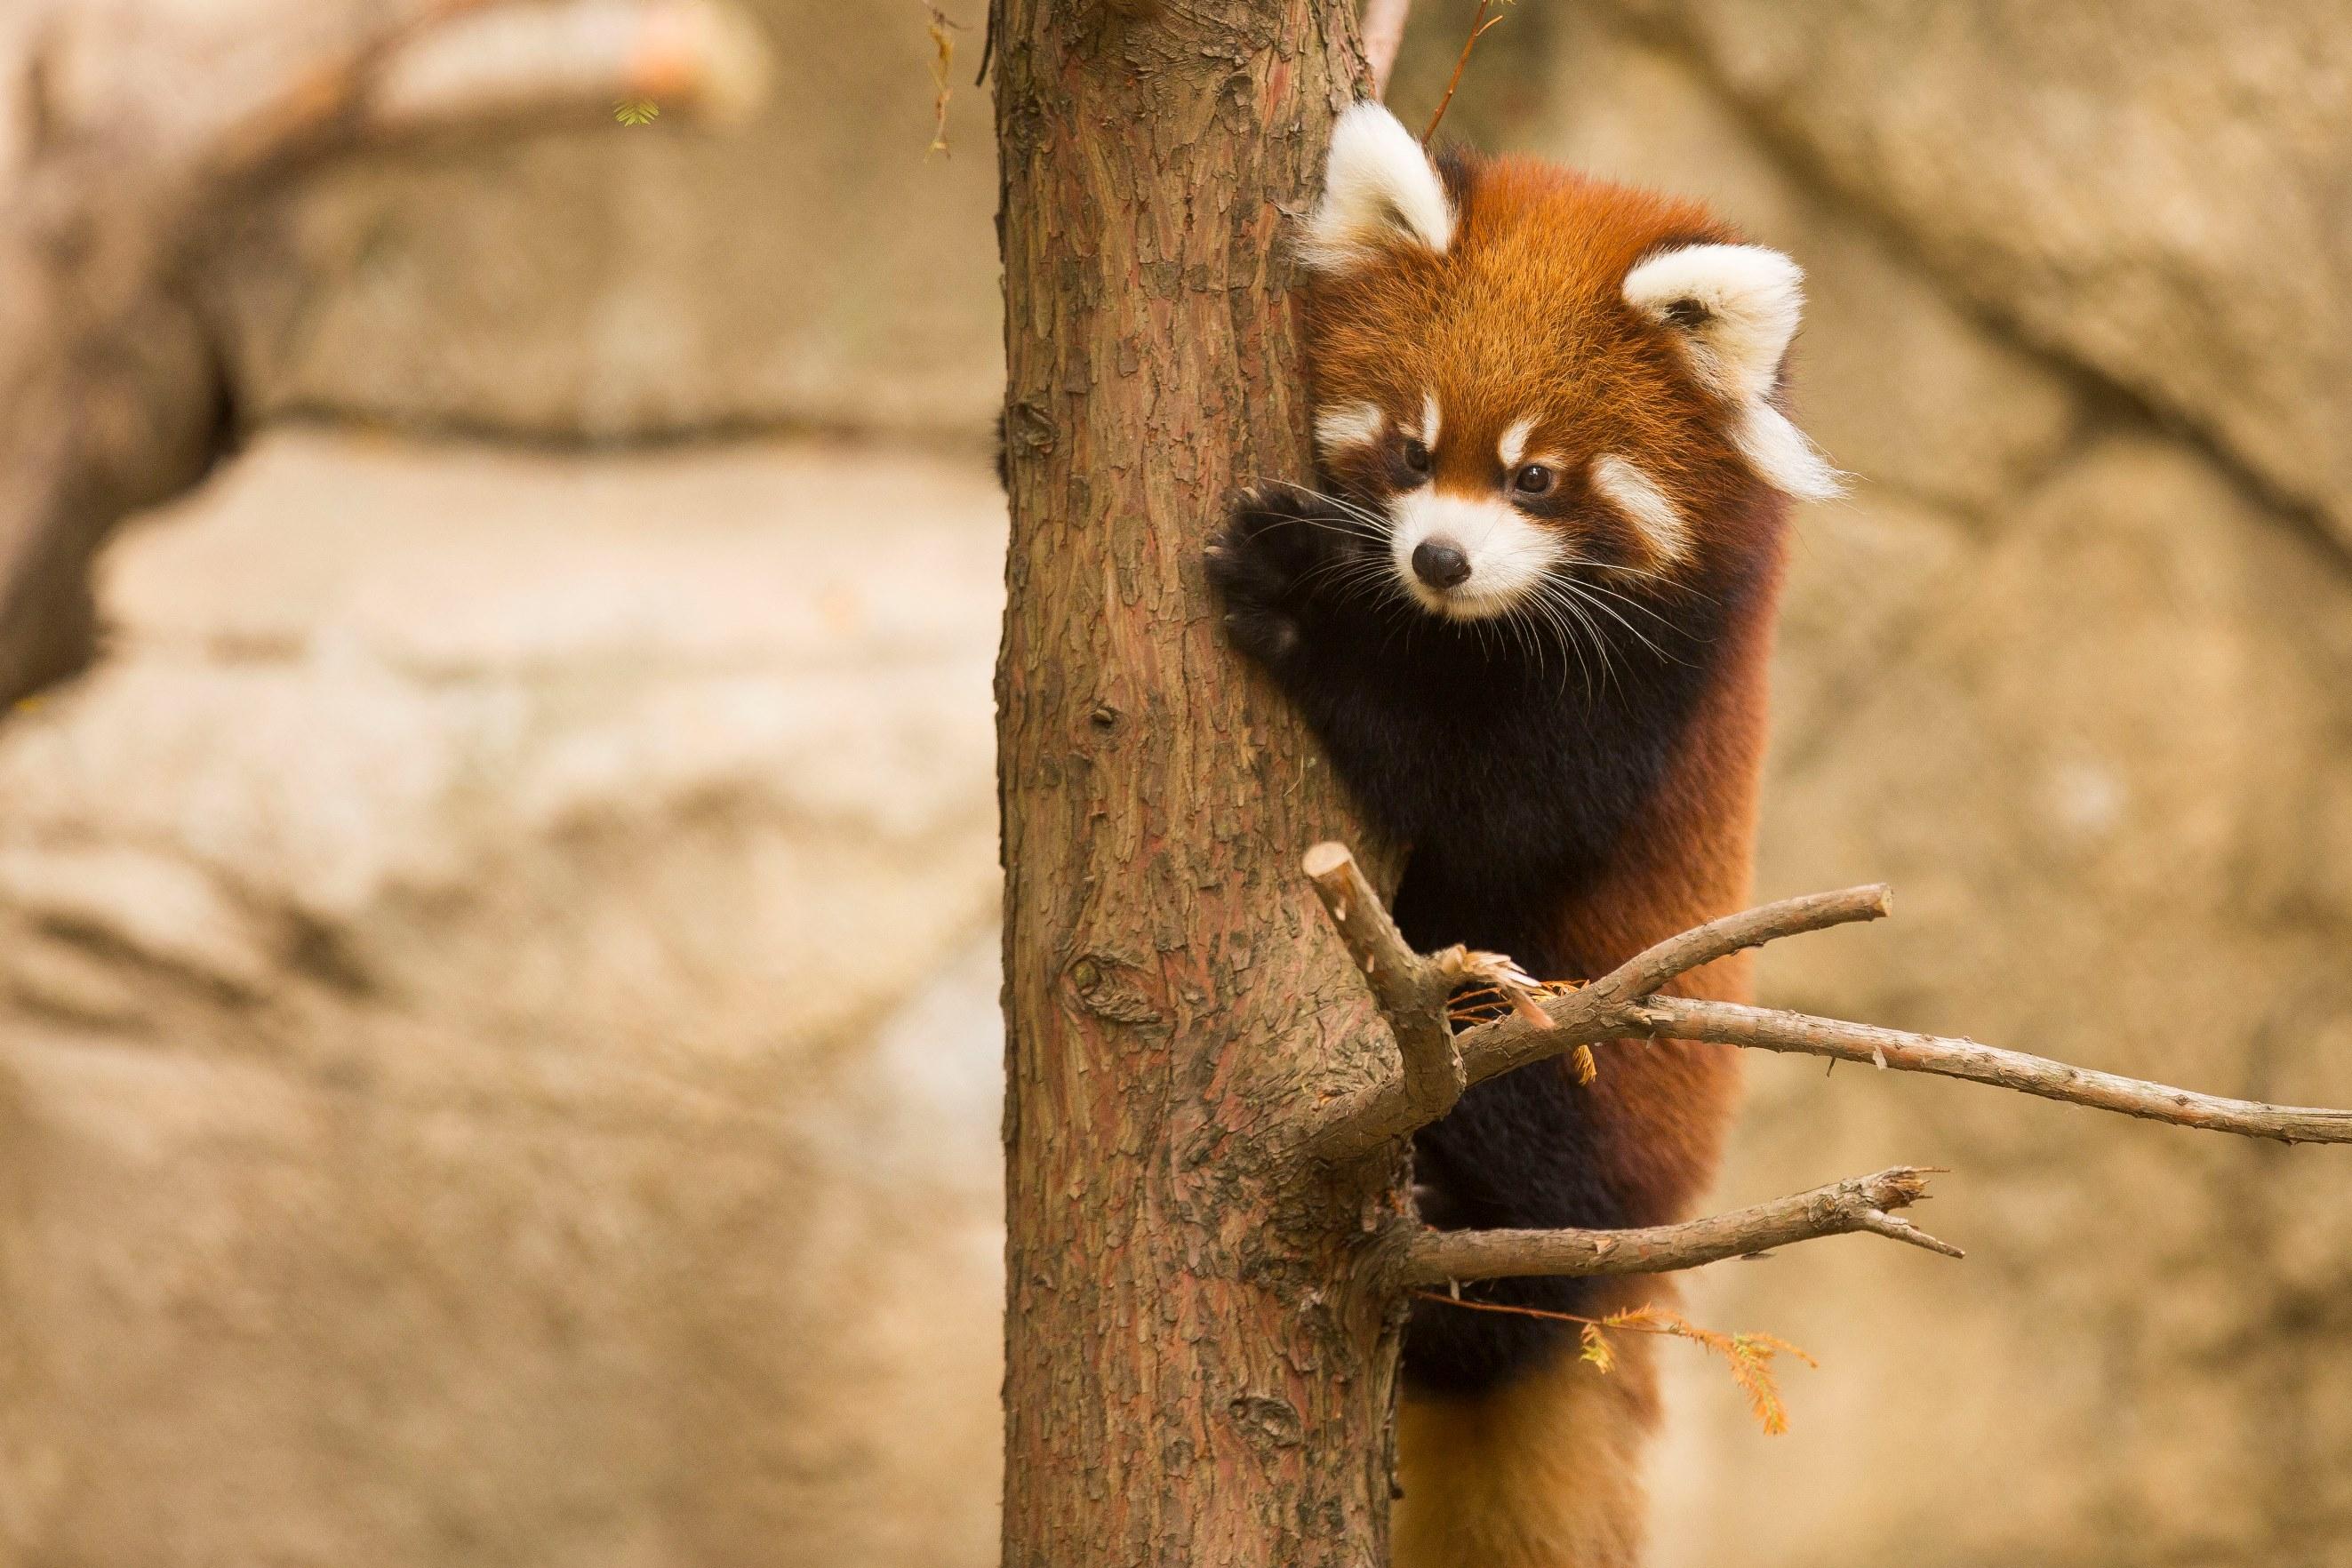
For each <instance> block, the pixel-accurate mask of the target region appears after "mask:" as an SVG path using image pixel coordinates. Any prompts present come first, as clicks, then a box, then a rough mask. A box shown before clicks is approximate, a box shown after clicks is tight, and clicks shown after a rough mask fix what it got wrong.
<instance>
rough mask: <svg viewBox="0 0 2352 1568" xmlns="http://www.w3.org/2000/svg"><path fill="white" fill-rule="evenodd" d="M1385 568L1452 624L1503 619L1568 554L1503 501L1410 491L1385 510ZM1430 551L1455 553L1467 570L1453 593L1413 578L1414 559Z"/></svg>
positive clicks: (1546, 531)
mask: <svg viewBox="0 0 2352 1568" xmlns="http://www.w3.org/2000/svg"><path fill="white" fill-rule="evenodd" d="M1389 519H1390V530H1389V560H1390V563H1391V565H1393V566H1394V567H1395V569H1396V574H1397V580H1398V581H1399V582H1401V583H1402V584H1404V587H1405V591H1406V592H1407V593H1409V594H1411V595H1412V596H1413V598H1414V599H1415V600H1417V601H1418V602H1419V603H1420V604H1421V605H1422V606H1423V608H1425V609H1429V610H1433V611H1434V612H1436V613H1437V614H1438V615H1441V616H1447V617H1448V618H1450V619H1453V620H1457V621H1477V620H1485V619H1486V618H1487V617H1488V616H1499V615H1502V614H1504V613H1505V612H1506V611H1507V610H1510V609H1511V608H1512V607H1514V606H1515V605H1517V604H1519V603H1520V602H1521V601H1522V600H1524V599H1525V598H1526V597H1527V595H1528V594H1529V593H1531V592H1532V591H1534V589H1535V587H1536V585H1537V584H1539V583H1540V582H1542V580H1543V578H1544V576H1545V574H1547V573H1549V572H1553V571H1556V570H1558V569H1559V568H1560V567H1561V566H1563V565H1565V564H1567V560H1568V554H1567V552H1566V551H1565V550H1563V549H1562V548H1561V546H1560V542H1559V539H1558V538H1557V537H1556V536H1555V535H1554V534H1553V533H1552V531H1550V530H1549V529H1548V528H1545V527H1543V526H1542V525H1541V524H1539V523H1538V522H1536V521H1532V520H1531V519H1529V518H1528V515H1527V514H1526V513H1525V512H1522V511H1520V510H1518V509H1517V507H1514V506H1511V505H1509V504H1508V503H1507V502H1505V501H1503V500H1490V499H1488V498H1486V497H1470V496H1453V495H1440V494H1439V493H1437V492H1436V491H1435V490H1432V489H1426V488H1424V489H1415V490H1407V491H1406V492H1405V493H1404V494H1402V495H1401V496H1398V497H1397V498H1396V499H1395V500H1391V501H1390V502H1389ZM1423 544H1447V545H1451V546H1453V547H1454V549H1456V550H1458V551H1460V552H1462V553H1463V555H1464V557H1465V559H1467V560H1468V562H1469V563H1470V574H1469V575H1468V576H1467V577H1465V578H1464V579H1463V580H1462V582H1461V584H1459V585H1458V586H1456V587H1453V588H1449V589H1439V588H1434V587H1432V586H1431V585H1430V584H1427V583H1424V582H1423V581H1422V579H1421V574H1419V573H1418V572H1416V571H1414V570H1413V566H1412V553H1413V552H1414V551H1416V550H1418V549H1420V548H1421V546H1422V545H1423Z"/></svg>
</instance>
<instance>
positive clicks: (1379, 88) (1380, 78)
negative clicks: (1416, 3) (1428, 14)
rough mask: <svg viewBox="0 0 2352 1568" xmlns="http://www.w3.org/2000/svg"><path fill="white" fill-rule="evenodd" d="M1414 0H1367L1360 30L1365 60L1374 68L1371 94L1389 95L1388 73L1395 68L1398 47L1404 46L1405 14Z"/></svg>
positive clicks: (1410, 8)
mask: <svg viewBox="0 0 2352 1568" xmlns="http://www.w3.org/2000/svg"><path fill="white" fill-rule="evenodd" d="M1411 15H1412V0H1364V18H1363V21H1362V23H1361V25H1360V31H1361V32H1362V34H1363V38H1364V63H1365V64H1366V65H1367V66H1369V67H1370V68H1371V72H1372V96H1373V97H1374V98H1381V99H1384V98H1386V97H1388V95H1389V73H1391V71H1393V70H1395V69H1396V61H1397V51H1398V50H1399V49H1401V48H1402V47H1404V24H1405V18H1406V17H1407V16H1411Z"/></svg>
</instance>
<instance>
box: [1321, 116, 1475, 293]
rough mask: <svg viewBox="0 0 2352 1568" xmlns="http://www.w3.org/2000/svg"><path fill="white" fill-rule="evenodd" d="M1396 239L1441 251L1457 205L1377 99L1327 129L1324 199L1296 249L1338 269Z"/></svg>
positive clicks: (1446, 243) (1327, 269) (1451, 231)
mask: <svg viewBox="0 0 2352 1568" xmlns="http://www.w3.org/2000/svg"><path fill="white" fill-rule="evenodd" d="M1399 240H1402V241H1405V242H1407V243H1410V244H1412V245H1418V246H1420V247H1423V249H1426V250H1433V251H1436V252H1438V253H1439V254H1441V255H1442V254H1444V250H1445V247H1447V246H1449V245H1451V244H1452V243H1453V242H1454V205H1453V204H1452V203H1451V202H1448V201H1447V200H1446V199H1445V183H1444V181H1443V180H1441V179H1439V178H1438V176H1437V169H1436V167H1435V165H1433V164H1432V163H1430V161H1429V154H1428V153H1424V152H1423V151H1422V147H1421V142H1419V141H1418V140H1416V139H1415V138H1414V136H1413V133H1412V132H1410V131H1407V130H1406V129H1405V128H1404V127H1403V126H1402V125H1400V124H1398V123H1397V119H1396V116H1395V115H1393V114H1391V113H1390V112H1389V111H1388V110H1385V109H1382V108H1381V106H1380V105H1379V104H1377V103H1360V104H1358V105H1356V107H1355V108H1353V109H1350V110H1348V112H1347V113H1345V114H1342V115H1341V116H1339V124H1338V125H1337V126H1335V127H1333V129H1332V132H1331V153H1330V156H1329V158H1328V159H1327V160H1326V161H1325V163H1324V165H1323V198H1322V200H1321V201H1319V202H1318V203H1317V204H1316V205H1315V211H1314V213H1313V214H1312V215H1311V216H1309V217H1308V218H1307V227H1306V232H1305V233H1304V234H1303V235H1301V236H1300V238H1299V245H1298V253H1299V256H1300V258H1301V259H1303V260H1304V261H1305V262H1306V263H1307V266H1309V267H1312V268H1317V269H1318V270H1320V271H1325V272H1339V271H1344V270H1346V269H1347V268H1349V267H1352V266H1356V265H1358V264H1359V263H1361V262H1365V261H1370V260H1375V259H1377V258H1379V256H1380V254H1381V250H1382V249H1383V248H1384V247H1388V246H1390V245H1391V244H1393V243H1395V242H1397V241H1399Z"/></svg>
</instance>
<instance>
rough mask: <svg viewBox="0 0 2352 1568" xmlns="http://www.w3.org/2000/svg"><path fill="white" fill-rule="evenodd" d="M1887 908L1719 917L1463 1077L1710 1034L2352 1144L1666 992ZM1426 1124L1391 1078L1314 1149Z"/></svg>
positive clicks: (2137, 1083)
mask: <svg viewBox="0 0 2352 1568" xmlns="http://www.w3.org/2000/svg"><path fill="white" fill-rule="evenodd" d="M1890 908H1891V900H1890V898H1889V896H1888V893H1887V890H1886V889H1885V888H1884V887H1875V886H1874V887H1864V888H1849V889H1845V890H1844V891H1843V892H1835V893H1813V894H1808V895H1806V896H1804V897H1802V898H1795V899H1784V900H1780V902H1779V903H1774V904H1766V905H1763V906H1762V907H1760V908H1758V909H1753V910H1746V911H1743V912H1741V913H1738V914H1733V915H1727V916H1724V917H1723V918H1722V919H1720V920H1715V921H1708V922H1707V923H1706V924H1705V925H1702V926H1698V927H1696V928H1695V929H1693V930H1691V931H1685V932H1683V933H1682V934H1680V935H1678V936H1674V937H1669V938H1667V939H1666V940H1665V941H1664V942H1659V943H1657V944H1656V945H1655V946H1654V947H1651V948H1649V949H1648V950H1647V951H1645V952H1641V953H1639V954H1637V955H1635V956H1634V957H1633V959H1631V960H1629V961H1628V962H1627V963H1623V964H1622V965H1620V966H1619V967H1618V968H1617V969H1615V970H1614V971H1612V972H1611V973H1609V974H1607V975H1604V976H1602V977H1601V979H1599V980H1596V981H1594V982H1593V983H1592V984H1590V985H1586V986H1582V987H1580V988H1579V989H1576V990H1573V991H1567V992H1555V993H1550V994H1545V995H1543V996H1542V997H1541V998H1540V999H1539V1000H1536V999H1532V998H1522V999H1521V1000H1522V1002H1523V1003H1525V1005H1523V1006H1522V1007H1521V1008H1520V1016H1515V1017H1508V1018H1503V1019H1499V1020H1497V1021H1496V1022H1494V1023H1489V1024H1480V1025H1477V1026H1475V1027H1472V1028H1469V1029H1465V1030H1464V1031H1463V1032H1462V1033H1461V1034H1459V1035H1457V1036H1455V1037H1454V1040H1453V1043H1452V1045H1453V1049H1454V1052H1455V1053H1456V1054H1458V1056H1459V1057H1460V1058H1461V1064H1462V1073H1463V1077H1464V1079H1465V1081H1466V1082H1467V1083H1480V1082H1483V1081H1484V1080H1486V1079H1490V1078H1493V1077H1495V1076H1496V1074H1498V1073H1505V1072H1509V1071H1511V1070H1512V1069H1514V1068H1521V1067H1525V1066H1527V1065H1528V1064H1529V1063H1531V1062H1538V1061H1542V1060H1544V1059H1546V1058H1550V1057H1556V1056H1559V1055H1561V1054H1562V1053H1564V1052H1568V1051H1572V1050H1574V1049H1575V1048H1576V1047H1579V1046H1590V1045H1595V1044H1598V1043H1600V1042H1601V1041H1603V1040H1616V1039H1679V1040H1706V1041H1712V1042H1715V1043H1718V1044H1722V1045H1731V1046H1747V1047H1754V1048H1756V1049H1759V1050H1773V1051H1790V1052H1797V1053H1801V1054H1804V1055H1810V1056H1822V1057H1832V1058H1837V1059H1839V1060H1843V1061H1858V1062H1870V1063H1872V1064H1873V1065H1874V1066H1878V1067H1884V1068H1899V1069H1902V1070H1904V1071H1907V1072H1927V1073H1937V1074H1940V1075H1941V1076H1943V1077H1946V1078H1958V1079H1968V1080H1969V1081H1970V1082H1974V1083H1987V1084H1992V1085H1994V1086H1996V1087H1998V1088H2001V1089H2016V1090H2018V1091H2019V1092H2021V1093H2023V1094H2032V1095H2038V1096H2040V1097H2041V1098H2042V1099H2044V1100H2063V1101H2065V1102H2067V1103H2069V1104H2074V1105H2084V1106H2089V1107H2091V1108H2093V1109H2095V1110H2112V1111H2117V1112H2120V1113H2121V1114H2123V1115H2126V1116H2137V1117H2143V1118H2146V1119H2147V1120H2148V1121H2164V1122H2169V1123H2171V1124H2172V1125H2174V1126H2179V1127H2200V1128H2206V1129H2210V1130H2211V1131H2221V1132H2233V1133H2237V1134H2240V1135H2242V1136H2244V1137H2250V1138H2273V1139H2277V1140H2279V1141H2280V1142H2287V1143H2352V1110H2329V1109H2324V1108H2316V1107H2308V1106H2283V1105H2269V1104H2264V1103H2262V1102H2260V1101H2256V1100H2231V1099H2226V1098H2222V1097H2219V1096H2214V1095H2205V1094H2198V1093H2194V1092H2192V1091H2190V1090H2189V1089H2177V1088H2174V1087H2173V1086H2171V1085H2169V1084H2162V1083H2152V1082H2148V1081H2146V1080H2143V1079H2129V1078H2122V1077H2118V1076H2117V1075H2116V1074H2114V1073H2105V1072H2097V1071H2094V1070H2092V1069H2090V1068H2076V1067H2070V1066H2068V1065H2067V1064H2065V1063H2063V1062H2056V1061H2052V1060H2050V1059H2049V1058H2044V1057H2035V1056H2028V1055H2026V1054H2024V1053H2022V1052H2019V1051H2006V1050H2000V1049H1999V1048H1997V1047H1991V1046H1982V1045H1979V1044H1977V1043H1976V1042H1975V1041H1973V1040H1955V1039H1944V1038H1940V1037H1935V1036H1930V1035H1915V1034H1909V1033H1906V1032H1905V1031H1903V1030H1900V1029H1885V1028H1880V1027H1877V1026H1874V1025H1868V1024H1850V1023H1845V1022H1843V1021H1840V1020H1838V1019H1833V1018H1818V1017H1814V1016H1811V1015H1809V1014H1802V1013H1786V1012H1777V1011H1774V1010H1772V1009H1769V1008H1763V1007H1748V1006H1741V1005H1737V1004H1734V1003H1728V1002H1705V1001H1695V1000H1691V999H1688V998H1685V997H1678V996H1659V995H1657V994H1656V992H1657V990H1658V988H1659V987H1661V986H1663V985H1665V984H1669V983H1670V982H1672V981H1674V980H1675V979H1677V978H1679V977H1680V976H1682V975H1684V974H1686V973H1689V972H1690V971H1692V970H1694V969H1696V968H1698V967H1699V966H1701V965H1702V964H1706V963H1713V962H1715V961H1716V960H1717V959H1720V958H1725V957H1727V956H1729V955H1730V954H1732V953H1735V952H1739V951H1740V950H1741V949H1743V948H1748V947H1757V946H1761V945H1762V944H1763V943H1765V942H1772V941H1775V940H1777V939H1778V938H1780V937H1784V936H1794V935H1796V934H1798V933H1799V932H1801V931H1821V930H1823V929H1825V928H1827V927H1830V926H1833V925H1842V924H1845V923H1848V922H1850V921H1864V920H1876V919H1878V918H1880V917H1881V916H1883V915H1885V914H1886V913H1888V912H1889V910H1890ZM1538 1010H1539V1011H1540V1012H1541V1013H1542V1014H1543V1015H1544V1016H1546V1017H1547V1018H1548V1019H1549V1027H1546V1026H1543V1025H1542V1024H1541V1023H1538V1022H1537V1021H1535V1020H1534V1019H1532V1018H1531V1017H1530V1016H1528V1015H1529V1014H1530V1013H1532V1012H1535V1011H1538ZM1428 1121H1429V1118H1427V1117H1426V1116H1424V1115H1423V1102H1417V1101H1416V1100H1414V1099H1413V1098H1412V1095H1410V1094H1409V1093H1408V1092H1406V1089H1405V1087H1404V1085H1403V1084H1402V1082H1401V1081H1399V1080H1395V1079H1391V1080H1389V1081H1387V1082H1384V1083H1377V1084H1372V1085H1370V1086H1368V1087H1366V1088H1363V1089H1358V1090H1356V1091H1354V1092H1353V1093H1351V1094H1349V1095H1346V1096H1343V1097H1341V1098H1339V1099H1338V1100H1334V1101H1331V1102H1330V1103H1328V1104H1327V1105H1325V1106H1323V1107H1322V1108H1320V1110H1318V1113H1317V1118H1316V1121H1315V1125H1314V1126H1312V1127H1311V1128H1309V1129H1308V1130H1307V1133H1306V1138H1307V1145H1308V1147H1309V1148H1310V1149H1311V1150H1312V1151H1313V1152H1315V1153H1317V1154H1318V1155H1322V1156H1324V1157H1327V1158H1346V1157H1349V1156H1351V1155H1354V1154H1359V1153H1362V1152H1366V1151H1367V1150H1370V1149H1372V1148H1376V1147H1378V1146H1379V1145H1381V1143H1383V1142H1389V1141H1390V1140H1392V1139H1396V1138H1401V1137H1403V1136H1405V1135H1406V1134H1408V1133H1411V1132H1412V1131H1415V1130H1416V1129H1418V1128H1421V1127H1423V1126H1426V1125H1427V1124H1428ZM1865 1228H1867V1227H1865Z"/></svg>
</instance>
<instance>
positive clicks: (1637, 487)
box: [1592, 452, 1691, 562]
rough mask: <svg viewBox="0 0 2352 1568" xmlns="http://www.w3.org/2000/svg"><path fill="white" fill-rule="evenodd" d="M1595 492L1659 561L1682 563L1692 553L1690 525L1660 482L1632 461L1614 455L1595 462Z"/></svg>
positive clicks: (1593, 482)
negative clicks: (1629, 525) (1623, 519)
mask: <svg viewBox="0 0 2352 1568" xmlns="http://www.w3.org/2000/svg"><path fill="white" fill-rule="evenodd" d="M1592 488H1593V489H1596V490H1598V491H1599V492H1600V493H1601V496H1602V497H1603V498H1604V499H1605V500H1607V501H1608V502H1609V504H1610V505H1611V506H1613V507H1615V508H1616V509H1617V510H1619V511H1620V512H1622V513H1623V514H1624V518H1625V521H1628V522H1630V523H1632V524H1633V527H1634V529H1635V530H1636V531H1638V532H1640V534H1641V535H1642V537H1643V540H1644V541H1646V542H1648V544H1649V546H1650V549H1651V550H1652V551H1653V552H1655V554H1656V555H1657V557H1658V559H1659V560H1661V561H1664V562H1675V561H1680V560H1681V559H1682V558H1683V557H1684V556H1685V555H1688V554H1689V553H1690V546H1691V537H1690V524H1689V523H1687V522H1685V521H1683V514H1682V511H1681V510H1680V509H1679V508H1677V507H1676V506H1675V503H1674V500H1673V499H1672V498H1671V497H1669V496H1668V495H1667V494H1666V492H1665V491H1664V490H1662V489H1659V488H1658V486H1657V481H1656V480H1654V479H1651V478H1650V476H1649V475H1647V474H1645V473H1643V471H1642V469H1641V467H1640V465H1638V464H1636V463H1635V462H1633V460H1632V459H1631V458H1621V457H1618V456H1617V455H1616V454H1615V453H1613V452H1612V453H1609V454H1607V455H1606V456H1603V457H1600V458H1594V459H1593V460H1592Z"/></svg>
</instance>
